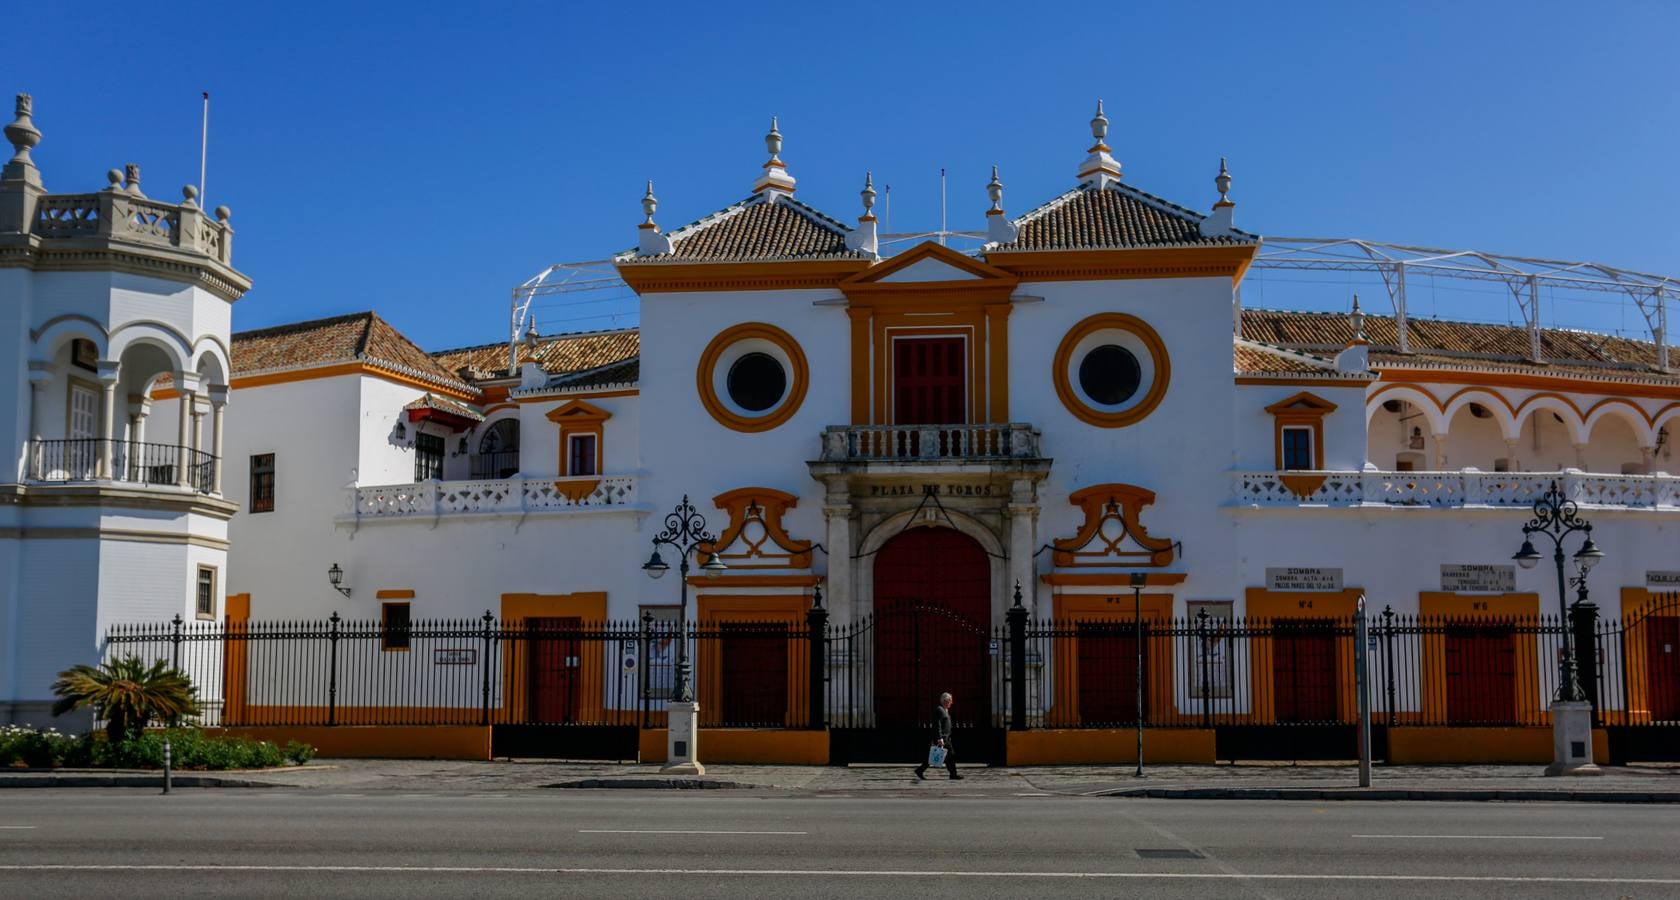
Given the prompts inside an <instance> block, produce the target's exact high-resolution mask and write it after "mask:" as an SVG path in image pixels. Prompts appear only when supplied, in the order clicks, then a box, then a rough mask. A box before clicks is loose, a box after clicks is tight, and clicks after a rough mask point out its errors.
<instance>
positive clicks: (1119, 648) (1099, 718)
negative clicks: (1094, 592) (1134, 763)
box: [1079, 622, 1149, 725]
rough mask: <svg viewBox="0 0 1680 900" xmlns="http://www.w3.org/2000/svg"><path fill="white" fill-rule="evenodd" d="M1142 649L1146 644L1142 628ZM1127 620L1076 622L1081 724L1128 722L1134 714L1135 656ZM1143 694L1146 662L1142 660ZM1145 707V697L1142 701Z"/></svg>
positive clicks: (1133, 636) (1133, 719)
mask: <svg viewBox="0 0 1680 900" xmlns="http://www.w3.org/2000/svg"><path fill="white" fill-rule="evenodd" d="M1143 644H1144V647H1145V652H1146V653H1147V652H1148V650H1147V648H1148V646H1149V636H1148V631H1147V626H1146V630H1145V633H1144V641H1143ZM1137 647H1138V643H1137V636H1136V631H1135V626H1134V625H1133V624H1132V623H1130V622H1082V623H1080V625H1079V718H1080V720H1081V722H1083V723H1084V724H1085V725H1131V724H1133V723H1135V722H1136V721H1137V716H1138V702H1137V701H1138V691H1137V689H1138V657H1137ZM1143 671H1144V676H1143V677H1144V682H1145V687H1144V690H1145V693H1147V692H1148V679H1149V661H1148V659H1145V660H1144V667H1143ZM1144 704H1145V709H1147V708H1148V700H1147V699H1146V700H1145V701H1144Z"/></svg>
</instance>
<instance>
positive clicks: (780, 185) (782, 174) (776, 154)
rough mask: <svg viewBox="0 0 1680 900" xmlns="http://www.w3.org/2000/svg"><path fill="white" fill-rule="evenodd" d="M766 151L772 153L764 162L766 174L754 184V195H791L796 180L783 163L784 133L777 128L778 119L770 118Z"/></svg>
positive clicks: (772, 197) (759, 177) (766, 137)
mask: <svg viewBox="0 0 1680 900" xmlns="http://www.w3.org/2000/svg"><path fill="white" fill-rule="evenodd" d="M764 149H765V150H768V151H769V152H770V158H769V159H767V160H765V161H764V174H763V175H760V176H758V180H757V181H755V182H753V193H755V194H762V193H765V192H767V191H768V192H772V196H771V199H772V200H774V199H775V197H774V192H780V193H783V194H791V193H793V191H794V178H793V176H792V175H789V174H788V172H787V165H786V164H785V163H783V162H782V132H781V129H779V128H777V127H776V117H775V116H771V117H770V133H769V134H766V135H765V136H764Z"/></svg>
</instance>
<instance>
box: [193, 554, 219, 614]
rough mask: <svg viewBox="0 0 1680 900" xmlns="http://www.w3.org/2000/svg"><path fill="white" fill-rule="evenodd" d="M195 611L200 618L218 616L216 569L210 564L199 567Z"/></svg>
mask: <svg viewBox="0 0 1680 900" xmlns="http://www.w3.org/2000/svg"><path fill="white" fill-rule="evenodd" d="M195 611H196V612H197V613H198V617H199V618H200V619H214V618H216V570H215V569H214V568H211V567H210V566H199V567H198V605H197V608H196V610H195Z"/></svg>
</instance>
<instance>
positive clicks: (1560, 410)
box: [1517, 393, 1587, 444]
mask: <svg viewBox="0 0 1680 900" xmlns="http://www.w3.org/2000/svg"><path fill="white" fill-rule="evenodd" d="M1538 410H1546V411H1549V412H1554V413H1557V416H1558V418H1560V419H1562V420H1563V427H1564V428H1565V429H1566V430H1568V432H1569V440H1570V442H1571V443H1574V444H1585V443H1586V442H1587V425H1586V422H1584V421H1583V420H1582V419H1581V411H1580V409H1579V408H1577V407H1576V406H1575V404H1574V403H1572V402H1570V400H1569V398H1568V397H1565V396H1563V395H1562V394H1553V393H1545V394H1535V395H1534V396H1532V397H1529V398H1528V399H1526V400H1524V401H1523V402H1522V405H1521V406H1519V407H1517V428H1518V429H1521V428H1522V425H1523V423H1524V422H1526V421H1528V417H1529V416H1532V415H1534V413H1535V412H1536V411H1538Z"/></svg>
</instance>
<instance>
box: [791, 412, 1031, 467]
mask: <svg viewBox="0 0 1680 900" xmlns="http://www.w3.org/2000/svg"><path fill="white" fill-rule="evenodd" d="M1038 458H1040V453H1039V433H1038V431H1037V430H1036V429H1034V428H1033V427H1032V426H1031V425H1027V424H1024V423H1021V422H1008V423H1002V424H983V425H835V426H831V427H829V428H827V429H825V430H824V431H823V436H822V459H821V460H820V461H821V462H824V463H951V462H959V463H960V462H992V461H999V460H1025V459H1038Z"/></svg>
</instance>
